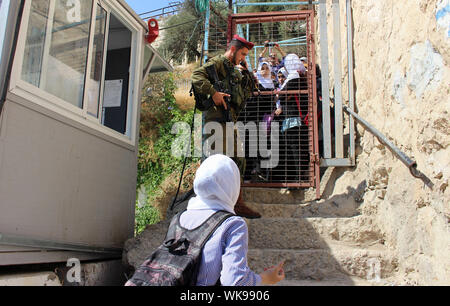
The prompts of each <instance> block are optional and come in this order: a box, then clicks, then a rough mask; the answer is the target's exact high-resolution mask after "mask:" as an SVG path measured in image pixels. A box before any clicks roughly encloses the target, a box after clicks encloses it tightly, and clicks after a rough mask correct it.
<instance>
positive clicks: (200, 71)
mask: <svg viewBox="0 0 450 306" xmlns="http://www.w3.org/2000/svg"><path fill="white" fill-rule="evenodd" d="M210 65H214V67H215V69H216V71H217V75H218V77H219V80H220V81H223V83H224V86H225V88H226V89H227V90H228V91H229V92H231V101H230V106H231V110H230V112H231V115H232V118H233V122H234V123H236V121H237V119H238V116H239V113H240V112H241V110H242V109H243V108H244V107H245V102H246V101H247V99H248V98H249V97H250V96H251V95H252V90H253V86H254V85H253V84H254V83H253V80H252V79H251V78H252V74H251V72H249V73H244V74H242V73H241V72H240V71H239V70H238V69H237V68H236V67H235V66H234V65H233V63H231V61H230V60H229V59H228V58H226V57H225V56H224V55H218V56H216V57H213V58H211V59H210V60H209V61H208V62H207V63H206V64H205V65H203V66H202V67H200V68H197V69H196V70H195V71H194V72H193V73H192V84H193V85H194V87H195V90H196V92H197V93H199V94H203V95H210V96H211V97H212V96H213V95H214V94H215V93H216V90H215V89H214V87H213V84H212V83H214V80H211V79H210V78H209V76H208V73H207V70H206V68H207V67H208V66H210ZM223 112H224V110H223V108H222V107H217V106H216V105H213V106H212V107H211V108H210V109H209V110H206V111H205V112H204V114H203V115H204V116H203V118H204V124H206V123H208V122H211V121H215V122H219V123H220V124H221V125H222V128H223V132H224V143H223V150H224V154H225V152H226V128H225V124H226V123H225V122H224V119H223V118H224V114H223ZM209 136H210V135H208V134H203V140H205V139H207V138H208V137H209ZM233 137H234V138H235V140H234V148H235V156H232V158H233V160H234V161H235V162H236V164H237V165H238V166H239V169H240V170H241V174H242V175H243V174H244V171H245V159H244V158H238V157H237V155H236V148H237V145H238V144H239V142H238V141H237V138H238V137H237V135H236V130H235V133H234V135H233Z"/></svg>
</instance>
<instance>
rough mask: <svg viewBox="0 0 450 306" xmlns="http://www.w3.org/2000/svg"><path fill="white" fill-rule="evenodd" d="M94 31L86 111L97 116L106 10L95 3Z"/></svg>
mask: <svg viewBox="0 0 450 306" xmlns="http://www.w3.org/2000/svg"><path fill="white" fill-rule="evenodd" d="M95 15H96V19H95V32H94V46H93V48H92V61H91V67H90V72H91V73H90V77H89V81H88V83H87V84H86V85H87V93H88V94H87V112H88V114H89V115H91V116H94V117H95V118H98V110H99V109H98V108H99V102H100V88H101V82H102V69H103V49H104V45H105V32H106V11H105V10H104V9H103V8H102V7H101V6H100V5H97V10H96V14H95Z"/></svg>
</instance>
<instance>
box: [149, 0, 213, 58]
mask: <svg viewBox="0 0 450 306" xmlns="http://www.w3.org/2000/svg"><path fill="white" fill-rule="evenodd" d="M203 17H204V16H203V15H202V14H199V13H198V12H197V11H196V9H195V1H194V0H185V1H184V5H183V7H182V9H181V10H180V12H179V13H178V14H176V15H173V16H171V17H170V18H169V19H167V20H166V22H165V23H164V28H166V29H165V30H163V31H164V41H163V42H162V44H161V45H160V47H159V48H158V51H160V52H161V53H162V54H164V56H165V58H166V59H169V60H173V61H175V63H177V64H180V63H181V61H182V59H183V56H184V54H185V53H187V56H188V61H189V62H191V61H194V60H195V58H196V57H199V56H200V52H201V50H199V49H200V48H199V45H201V42H202V40H203V20H204V18H203Z"/></svg>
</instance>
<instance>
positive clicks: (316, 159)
mask: <svg viewBox="0 0 450 306" xmlns="http://www.w3.org/2000/svg"><path fill="white" fill-rule="evenodd" d="M311 162H312V163H313V164H318V163H320V157H319V154H317V153H315V154H311Z"/></svg>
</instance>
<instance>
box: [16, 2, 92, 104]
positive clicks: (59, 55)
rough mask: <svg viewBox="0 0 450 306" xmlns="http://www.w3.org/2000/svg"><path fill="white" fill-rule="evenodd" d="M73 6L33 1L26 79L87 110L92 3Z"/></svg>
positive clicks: (63, 3)
mask: <svg viewBox="0 0 450 306" xmlns="http://www.w3.org/2000/svg"><path fill="white" fill-rule="evenodd" d="M53 2H54V4H53V5H50V4H52V3H53ZM72 3H73V5H72V6H68V5H67V4H68V2H67V1H63V0H59V1H49V0H47V1H46V0H34V1H32V4H31V6H32V10H31V14H30V23H29V26H28V33H27V43H26V46H25V55H24V63H23V69H22V79H23V80H24V81H26V82H28V83H30V84H33V85H35V86H37V87H39V88H41V89H43V90H45V91H46V92H48V93H51V94H52V95H54V96H56V97H58V98H61V99H63V100H64V101H67V102H69V103H71V104H72V105H74V106H77V107H79V108H83V94H84V81H85V74H86V61H87V55H88V52H87V51H88V45H89V30H90V20H91V12H92V0H83V1H72ZM47 17H48V18H47Z"/></svg>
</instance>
